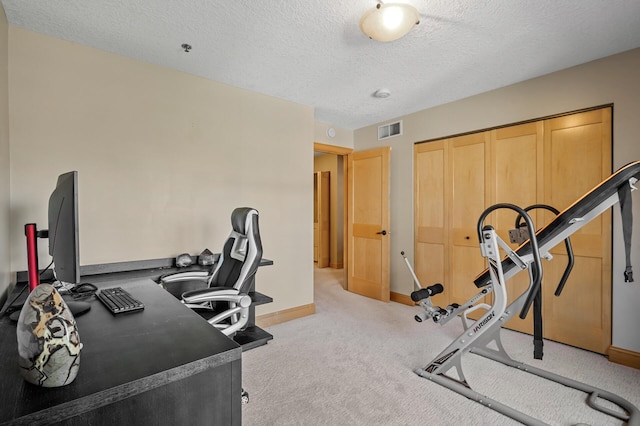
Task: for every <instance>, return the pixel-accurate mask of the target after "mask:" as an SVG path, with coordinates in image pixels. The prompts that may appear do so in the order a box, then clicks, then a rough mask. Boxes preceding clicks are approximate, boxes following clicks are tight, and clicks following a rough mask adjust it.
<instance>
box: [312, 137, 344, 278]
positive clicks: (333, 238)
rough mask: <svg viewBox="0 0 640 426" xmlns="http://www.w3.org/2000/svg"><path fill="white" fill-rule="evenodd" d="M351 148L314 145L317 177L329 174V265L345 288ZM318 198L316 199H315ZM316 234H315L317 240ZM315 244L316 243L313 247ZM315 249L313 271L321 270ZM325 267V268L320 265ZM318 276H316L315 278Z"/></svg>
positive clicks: (315, 180)
mask: <svg viewBox="0 0 640 426" xmlns="http://www.w3.org/2000/svg"><path fill="white" fill-rule="evenodd" d="M352 151H353V150H352V149H351V148H344V147H339V146H333V145H325V144H320V143H315V144H314V176H318V175H316V174H315V173H316V172H328V175H327V176H328V179H327V181H328V182H327V181H325V182H326V183H325V185H326V184H327V183H328V186H329V190H328V191H327V192H328V194H327V198H328V200H329V203H328V209H327V210H328V212H327V213H328V218H327V219H328V220H327V221H325V226H326V227H327V228H328V232H327V234H328V238H327V239H328V246H329V247H328V250H327V252H328V253H327V256H328V265H327V267H329V268H331V269H333V270H340V271H341V274H340V275H341V276H342V279H341V280H340V281H341V284H342V286H343V288H346V285H347V279H346V278H347V275H346V272H347V268H346V265H347V258H346V256H347V239H346V226H347V223H346V221H347V202H346V195H347V193H346V184H347V156H348V155H349V154H350V153H351V152H352ZM313 182H314V194H317V192H316V190H317V186H316V183H317V182H318V179H317V177H316V178H314V180H313ZM314 198H316V197H314ZM316 203H317V198H316V199H315V200H314V226H316V223H317V222H316V218H315V216H316V212H317V207H318V205H317V204H316ZM315 235H316V233H315V232H314V240H315ZM315 244H316V242H315V241H314V245H315ZM316 247H317V246H314V268H317V267H318V262H317V259H318V257H317V256H316V254H318V252H317V251H316V250H315V249H316ZM321 266H323V265H321ZM314 275H315V274H314Z"/></svg>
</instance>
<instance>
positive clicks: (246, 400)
mask: <svg viewBox="0 0 640 426" xmlns="http://www.w3.org/2000/svg"><path fill="white" fill-rule="evenodd" d="M240 398H241V399H240V400H241V401H242V405H245V404H248V403H249V394H248V393H247V391H245V390H244V389H243V390H242V396H241V397H240Z"/></svg>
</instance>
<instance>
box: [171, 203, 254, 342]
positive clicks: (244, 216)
mask: <svg viewBox="0 0 640 426" xmlns="http://www.w3.org/2000/svg"><path fill="white" fill-rule="evenodd" d="M231 226H232V230H231V234H230V235H229V237H228V238H227V241H226V242H225V244H224V247H223V249H222V252H221V253H220V256H219V258H218V260H217V262H216V263H215V264H214V265H213V270H212V271H211V272H210V273H208V274H207V273H203V272H202V271H199V272H198V271H196V272H180V273H175V274H169V275H165V276H163V277H161V278H160V284H161V285H162V286H163V287H164V288H166V289H167V290H169V291H171V293H173V294H174V295H176V294H177V293H176V287H177V286H179V287H182V288H185V289H187V291H185V292H183V293H181V299H182V302H183V303H184V304H185V305H187V306H189V307H190V308H192V309H194V310H195V311H196V312H198V313H199V314H200V315H202V316H203V317H205V318H206V319H207V321H209V323H210V324H212V325H213V326H214V327H217V328H219V329H220V330H221V331H222V332H223V333H224V334H225V335H227V336H232V335H234V334H235V333H236V332H237V331H238V330H242V329H243V328H244V327H245V326H246V324H247V321H248V319H249V306H251V296H250V295H249V294H248V293H249V290H250V288H251V284H252V283H253V278H254V276H255V273H256V271H257V270H258V266H259V264H260V260H262V241H261V240H260V230H259V228H258V211H257V210H255V209H253V208H250V207H239V208H236V209H235V210H234V211H233V212H232V213H231ZM197 287H202V288H200V289H196V290H193V288H197Z"/></svg>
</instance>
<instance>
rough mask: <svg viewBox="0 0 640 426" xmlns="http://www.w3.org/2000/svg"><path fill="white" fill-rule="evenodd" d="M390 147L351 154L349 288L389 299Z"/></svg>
mask: <svg viewBox="0 0 640 426" xmlns="http://www.w3.org/2000/svg"><path fill="white" fill-rule="evenodd" d="M390 154H391V148H390V147H383V148H378V149H372V150H368V151H361V152H354V153H352V154H350V155H349V158H348V163H349V166H348V179H349V188H348V203H349V208H348V238H349V241H348V244H347V246H348V252H349V255H348V278H347V289H348V290H349V291H352V292H354V293H358V294H361V295H363V296H368V297H371V298H374V299H378V300H382V301H385V302H388V301H389V299H390V292H389V248H390V235H389V232H390V230H389V224H390V221H389V172H390V170H389V159H390Z"/></svg>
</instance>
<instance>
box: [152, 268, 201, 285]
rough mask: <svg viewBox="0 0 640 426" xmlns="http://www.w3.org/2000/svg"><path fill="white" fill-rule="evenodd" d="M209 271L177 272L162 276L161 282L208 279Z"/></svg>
mask: <svg viewBox="0 0 640 426" xmlns="http://www.w3.org/2000/svg"><path fill="white" fill-rule="evenodd" d="M209 274H210V273H209V271H186V272H175V273H171V274H167V275H163V276H161V277H160V282H161V283H172V282H178V281H194V280H196V281H207V280H208V279H209Z"/></svg>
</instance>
